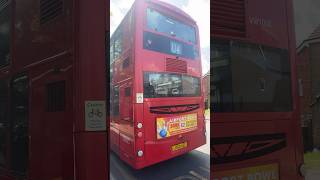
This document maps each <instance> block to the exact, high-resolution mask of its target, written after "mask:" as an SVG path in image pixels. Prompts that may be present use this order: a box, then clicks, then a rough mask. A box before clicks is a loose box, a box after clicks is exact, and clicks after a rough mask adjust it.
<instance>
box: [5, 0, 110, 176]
mask: <svg viewBox="0 0 320 180" xmlns="http://www.w3.org/2000/svg"><path fill="white" fill-rule="evenodd" d="M106 8H107V3H106V1H87V0H24V1H16V0H0V179H1V180H13V179H30V180H62V179H64V180H73V179H77V180H89V179H90V180H91V179H94V180H99V179H101V180H105V179H107V177H108V173H107V168H108V167H107V164H108V163H107V136H106V134H107V131H106V120H105V116H106V115H105V114H106V109H105V107H104V106H105V102H106V88H105V85H106V73H105V46H106V45H105V36H106V22H107V21H106V17H108V16H109V14H108V15H107V13H106ZM91 112H94V113H91ZM92 114H94V115H92ZM97 115H99V116H102V117H98V118H97Z"/></svg>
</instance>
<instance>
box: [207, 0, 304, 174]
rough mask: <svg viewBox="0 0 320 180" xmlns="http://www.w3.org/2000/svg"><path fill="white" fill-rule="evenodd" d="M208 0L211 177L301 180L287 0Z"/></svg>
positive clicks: (292, 38) (290, 8) (290, 10)
mask: <svg viewBox="0 0 320 180" xmlns="http://www.w3.org/2000/svg"><path fill="white" fill-rule="evenodd" d="M211 2H212V4H211V7H212V9H211V13H212V14H211V20H212V21H211V23H212V27H213V28H212V29H211V32H212V39H211V48H212V50H211V63H212V69H211V71H212V73H211V74H212V76H213V77H211V80H212V84H213V86H212V87H213V89H212V91H213V94H212V95H213V97H212V102H213V104H212V106H211V107H212V108H213V111H214V117H213V121H212V122H211V128H212V129H211V132H212V133H211V163H212V164H211V168H212V175H213V179H214V180H222V179H224V180H225V179H228V180H230V179H237V180H238V179H242V180H246V179H248V180H251V179H253V180H258V179H268V180H278V179H284V180H287V179H290V180H298V179H303V177H302V175H303V172H301V171H302V170H303V167H304V166H303V149H302V144H301V137H300V136H301V133H300V123H299V112H298V102H297V101H298V96H297V81H296V65H295V64H296V62H295V34H294V22H293V5H292V1H291V0H261V1H255V0H237V1H223V0H213V1H211Z"/></svg>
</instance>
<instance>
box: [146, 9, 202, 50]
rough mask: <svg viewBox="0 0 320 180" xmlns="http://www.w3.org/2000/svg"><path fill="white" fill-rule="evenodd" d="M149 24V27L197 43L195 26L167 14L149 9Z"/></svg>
mask: <svg viewBox="0 0 320 180" xmlns="http://www.w3.org/2000/svg"><path fill="white" fill-rule="evenodd" d="M147 25H148V28H149V29H152V30H154V31H157V32H161V33H165V34H167V35H170V36H174V37H176V38H178V39H181V40H184V41H187V42H192V43H193V44H195V43H196V31H195V29H194V27H192V26H189V25H186V24H184V23H182V22H180V21H177V20H175V19H173V18H170V17H168V16H165V15H163V14H161V13H159V12H158V11H156V10H154V9H150V8H148V9H147Z"/></svg>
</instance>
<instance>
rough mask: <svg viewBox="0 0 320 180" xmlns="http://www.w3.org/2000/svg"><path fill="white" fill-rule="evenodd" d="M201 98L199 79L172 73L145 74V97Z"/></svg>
mask: <svg viewBox="0 0 320 180" xmlns="http://www.w3.org/2000/svg"><path fill="white" fill-rule="evenodd" d="M190 96H200V80H199V78H196V77H192V76H186V75H180V74H172V73H144V97H145V98H159V97H190Z"/></svg>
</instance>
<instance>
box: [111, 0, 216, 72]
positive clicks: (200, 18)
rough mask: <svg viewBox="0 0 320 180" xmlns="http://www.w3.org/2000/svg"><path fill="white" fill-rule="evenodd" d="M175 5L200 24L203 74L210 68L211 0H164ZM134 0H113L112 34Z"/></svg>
mask: <svg viewBox="0 0 320 180" xmlns="http://www.w3.org/2000/svg"><path fill="white" fill-rule="evenodd" d="M162 1H164V2H167V3H169V4H172V5H175V6H177V7H179V8H180V9H182V10H183V11H185V12H186V13H187V14H189V15H190V16H191V17H192V18H193V19H194V20H195V21H196V22H197V24H198V27H199V33H200V47H201V58H202V74H205V73H207V72H208V71H209V69H210V1H209V0H162ZM133 2H134V0H111V1H110V9H111V12H112V16H110V35H111V34H112V33H113V32H114V31H115V29H116V28H117V26H118V25H119V24H120V22H121V20H122V19H123V18H124V16H125V15H126V13H127V12H128V10H129V9H130V8H131V6H132V4H133Z"/></svg>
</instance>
